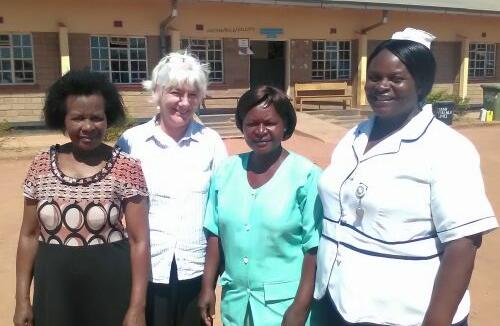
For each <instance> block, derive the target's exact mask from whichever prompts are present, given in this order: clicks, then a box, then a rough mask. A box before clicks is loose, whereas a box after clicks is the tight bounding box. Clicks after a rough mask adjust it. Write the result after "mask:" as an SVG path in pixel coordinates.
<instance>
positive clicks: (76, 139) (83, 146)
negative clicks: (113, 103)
mask: <svg viewBox="0 0 500 326" xmlns="http://www.w3.org/2000/svg"><path fill="white" fill-rule="evenodd" d="M105 107H106V106H105V100H104V98H103V97H102V95H97V94H94V95H69V96H68V97H67V98H66V116H65V117H64V128H65V131H66V133H67V134H68V137H69V138H70V139H71V143H72V144H73V147H74V148H75V149H77V150H80V151H91V150H94V149H96V148H97V147H98V146H99V145H100V144H101V143H102V140H103V138H104V135H105V134H106V128H107V127H108V122H107V119H106V108H105Z"/></svg>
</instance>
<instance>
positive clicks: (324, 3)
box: [201, 0, 500, 16]
mask: <svg viewBox="0 0 500 326" xmlns="http://www.w3.org/2000/svg"><path fill="white" fill-rule="evenodd" d="M201 1H206V2H222V3H247V4H267V5H285V6H286V5H291V6H311V7H324V8H352V9H366V10H394V11H409V12H410V11H416V12H432V13H440V14H451V15H453V14H456V15H464V14H465V15H480V16H500V1H499V0H475V1H470V0H415V1H412V2H411V3H410V4H409V3H408V2H409V1H390V0H386V1H363V0H361V1H357V0H351V1H338V0H201Z"/></svg>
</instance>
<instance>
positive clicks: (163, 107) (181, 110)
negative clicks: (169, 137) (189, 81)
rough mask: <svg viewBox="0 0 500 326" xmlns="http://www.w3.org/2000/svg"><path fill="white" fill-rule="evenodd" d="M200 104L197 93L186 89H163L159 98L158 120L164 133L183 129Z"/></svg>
mask: <svg viewBox="0 0 500 326" xmlns="http://www.w3.org/2000/svg"><path fill="white" fill-rule="evenodd" d="M200 102H201V99H200V96H199V93H198V91H197V90H195V89H190V88H187V87H174V88H170V89H163V91H162V92H161V95H160V96H159V106H160V118H161V123H162V125H163V126H164V127H165V129H166V130H165V131H166V132H167V133H169V131H173V130H179V129H185V128H187V126H188V125H189V123H190V122H191V119H192V118H193V114H194V112H195V110H196V109H197V108H198V107H199V105H200Z"/></svg>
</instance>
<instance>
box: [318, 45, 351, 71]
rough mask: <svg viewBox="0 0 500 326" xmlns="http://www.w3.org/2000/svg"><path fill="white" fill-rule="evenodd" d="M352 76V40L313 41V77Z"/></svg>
mask: <svg viewBox="0 0 500 326" xmlns="http://www.w3.org/2000/svg"><path fill="white" fill-rule="evenodd" d="M350 78H351V41H325V40H314V41H312V79H313V80H339V79H350Z"/></svg>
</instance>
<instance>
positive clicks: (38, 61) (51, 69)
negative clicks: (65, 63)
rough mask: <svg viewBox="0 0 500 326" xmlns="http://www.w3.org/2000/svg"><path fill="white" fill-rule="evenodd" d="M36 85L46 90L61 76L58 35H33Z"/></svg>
mask: <svg viewBox="0 0 500 326" xmlns="http://www.w3.org/2000/svg"><path fill="white" fill-rule="evenodd" d="M33 52H34V54H35V74H36V77H35V78H36V84H37V85H39V86H40V89H41V90H42V91H45V90H47V88H49V86H50V85H52V83H53V82H54V81H55V80H56V79H57V78H59V77H60V76H61V62H60V54H59V35H58V33H33Z"/></svg>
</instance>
